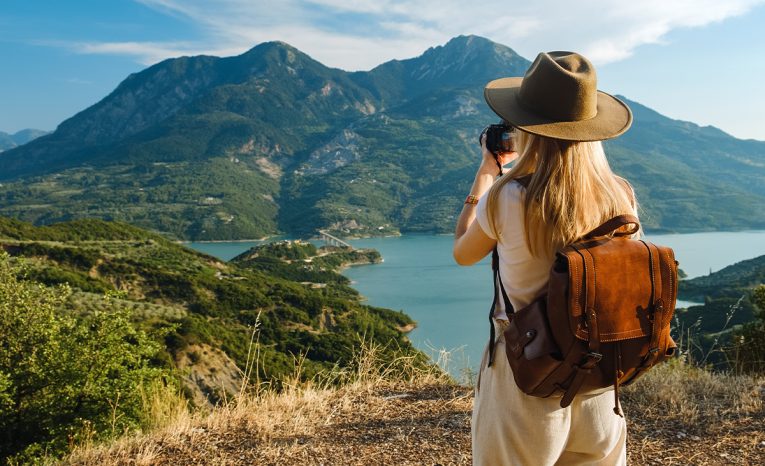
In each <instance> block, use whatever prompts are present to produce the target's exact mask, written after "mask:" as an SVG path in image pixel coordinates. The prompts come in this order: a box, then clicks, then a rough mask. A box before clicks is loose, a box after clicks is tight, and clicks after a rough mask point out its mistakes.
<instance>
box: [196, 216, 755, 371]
mask: <svg viewBox="0 0 765 466" xmlns="http://www.w3.org/2000/svg"><path fill="white" fill-rule="evenodd" d="M647 239H648V240H650V241H653V242H654V243H657V244H662V245H666V246H670V247H671V248H673V249H674V250H675V255H676V257H677V259H678V261H679V262H680V267H681V268H682V269H683V270H684V271H685V272H686V273H687V274H688V276H689V277H691V278H692V277H697V276H700V275H706V274H708V273H709V272H710V271H717V270H720V269H722V268H723V267H725V266H728V265H731V264H733V263H735V262H738V261H741V260H744V259H751V258H753V257H757V256H760V255H763V254H765V231H753V232H749V231H747V232H711V233H690V234H678V235H648V237H647ZM349 242H350V243H351V244H353V246H355V247H359V248H374V249H377V250H378V251H380V253H381V254H382V256H383V259H384V262H383V263H382V264H375V265H362V266H355V267H351V268H349V269H347V270H345V271H344V274H345V275H346V276H347V277H349V278H350V279H351V280H352V281H353V286H354V287H355V288H356V289H357V290H359V292H360V293H361V294H362V295H364V296H366V297H367V299H368V303H369V304H372V305H375V306H381V307H387V308H391V309H395V310H399V309H401V310H404V311H405V312H406V313H407V314H409V315H410V316H412V318H413V319H415V320H416V321H417V323H418V327H417V328H416V329H415V330H414V331H412V332H411V334H410V339H411V340H412V342H413V343H414V344H415V346H417V347H418V348H420V349H422V350H424V351H425V352H426V353H428V354H430V355H431V356H432V357H433V358H434V359H436V358H438V356H439V354H441V352H442V350H446V351H449V352H450V353H451V362H450V363H449V370H450V371H451V372H452V373H453V374H455V375H459V374H460V373H461V372H462V371H463V370H464V369H465V368H469V369H472V370H474V369H475V368H476V367H477V366H478V363H479V362H480V358H481V352H482V351H483V347H484V345H485V344H486V340H487V339H488V334H489V333H488V332H489V328H488V325H489V324H488V317H487V316H488V310H489V307H490V306H491V298H492V293H493V290H492V286H491V266H490V264H489V260H488V259H485V260H483V261H482V262H480V263H478V264H476V265H473V266H471V267H460V266H458V265H456V264H455V263H454V261H453V260H452V253H451V251H452V236H451V235H406V236H401V237H390V238H370V239H361V240H352V241H349ZM258 243H259V242H236V243H229V242H222V243H188V246H190V247H192V248H195V249H197V250H200V251H203V252H206V253H208V254H211V255H213V256H216V257H219V258H221V259H224V260H228V259H231V258H232V257H234V256H236V255H237V254H239V253H241V252H243V251H245V250H247V249H248V248H249V247H251V246H253V245H255V244H258Z"/></svg>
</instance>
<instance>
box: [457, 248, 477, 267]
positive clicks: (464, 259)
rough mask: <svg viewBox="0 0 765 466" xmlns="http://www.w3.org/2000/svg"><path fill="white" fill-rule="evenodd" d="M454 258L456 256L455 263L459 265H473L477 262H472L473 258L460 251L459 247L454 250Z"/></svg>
mask: <svg viewBox="0 0 765 466" xmlns="http://www.w3.org/2000/svg"><path fill="white" fill-rule="evenodd" d="M452 256H454V262H456V263H457V264H459V265H473V264H475V263H476V261H475V260H472V258H471V257H469V256H468V255H466V254H465V253H464V252H463V251H460V249H459V248H457V247H455V248H454V250H452Z"/></svg>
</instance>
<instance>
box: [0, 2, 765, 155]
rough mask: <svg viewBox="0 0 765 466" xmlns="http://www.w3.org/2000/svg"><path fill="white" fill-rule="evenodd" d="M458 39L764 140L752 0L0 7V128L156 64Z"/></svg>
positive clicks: (363, 55)
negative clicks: (559, 62)
mask: <svg viewBox="0 0 765 466" xmlns="http://www.w3.org/2000/svg"><path fill="white" fill-rule="evenodd" d="M460 34H477V35H481V36H484V37H487V38H489V39H491V40H494V41H496V42H500V43H502V44H505V45H508V46H510V47H512V48H513V49H515V50H516V51H517V52H519V53H520V54H521V55H523V56H525V57H526V58H529V59H533V57H534V56H535V55H536V53H537V52H539V51H542V50H576V51H579V52H582V53H584V54H585V55H587V56H588V57H589V58H591V59H592V60H593V62H594V63H595V64H596V66H597V68H598V72H599V80H600V87H601V89H603V90H605V91H607V92H611V93H618V94H622V95H625V96H627V97H628V98H630V99H632V100H636V101H638V102H640V103H643V104H645V105H647V106H649V107H651V108H654V109H655V110H657V111H659V112H661V113H663V114H665V115H667V116H670V117H672V118H679V119H683V120H689V121H693V122H695V123H698V124H701V125H710V124H711V125H714V126H717V127H718V128H721V129H723V130H724V131H726V132H728V133H731V134H733V135H734V136H737V137H741V138H754V139H760V140H765V124H764V123H765V111H763V108H765V96H763V93H762V84H761V82H762V81H763V78H762V77H763V76H765V60H763V56H762V49H763V46H765V0H727V1H724V2H721V1H719V0H715V1H712V0H673V1H665V0H641V1H639V2H626V1H624V0H579V1H577V2H571V1H560V0H536V1H533V2H531V1H528V0H523V1H517V0H488V1H484V2H480V4H479V3H478V2H472V3H469V2H465V1H464V0H356V1H347V0H217V1H212V0H100V1H95V0H69V1H54V0H48V1H36V0H2V1H0V56H1V57H2V66H1V67H0V131H6V132H15V131H17V130H20V129H23V128H29V127H32V128H40V129H49V130H50V129H54V128H55V127H56V126H57V125H58V124H59V123H60V122H61V121H63V120H64V119H66V118H68V117H70V116H72V115H74V114H75V113H77V112H79V111H81V110H83V109H85V108H87V107H88V106H90V105H92V104H94V103H96V102H97V101H98V100H100V99H102V98H103V97H105V96H106V95H107V94H108V93H109V92H111V91H112V90H113V89H114V88H115V87H116V86H117V84H119V82H120V81H122V80H123V79H124V78H125V77H126V76H127V75H128V74H130V73H134V72H138V71H140V70H142V69H143V68H145V67H146V66H148V65H150V64H152V63H155V62H157V61H159V60H162V59H164V58H169V57H174V56H180V55H195V54H200V53H204V54H212V55H219V56H227V55H234V54H239V53H242V52H244V51H245V50H247V49H249V48H251V47H253V46H255V45H256V44H258V43H260V42H263V41H267V40H283V41H285V42H288V43H290V44H292V45H294V46H295V47H297V48H299V49H300V50H302V51H304V52H306V53H308V54H309V55H311V56H312V57H314V58H316V59H317V60H319V61H321V62H323V63H324V64H326V65H329V66H335V67H338V68H343V69H346V70H359V69H370V68H372V67H374V66H375V65H377V64H379V63H382V62H384V61H386V60H390V59H393V58H409V57H413V56H417V55H419V54H421V53H422V52H423V51H424V50H425V49H427V48H428V47H432V46H436V45H441V44H443V43H445V42H446V41H448V40H449V39H450V38H451V37H454V36H457V35H460Z"/></svg>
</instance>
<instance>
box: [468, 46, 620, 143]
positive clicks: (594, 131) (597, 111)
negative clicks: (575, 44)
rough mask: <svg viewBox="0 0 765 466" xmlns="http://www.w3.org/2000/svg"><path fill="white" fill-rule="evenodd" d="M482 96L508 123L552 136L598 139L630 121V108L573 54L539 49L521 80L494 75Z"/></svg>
mask: <svg viewBox="0 0 765 466" xmlns="http://www.w3.org/2000/svg"><path fill="white" fill-rule="evenodd" d="M483 95H484V98H485V99H486V103H488V104H489V107H491V109H492V110H494V113H496V114H497V115H499V116H501V117H502V118H503V119H505V120H506V121H507V122H509V123H510V124H511V125H513V126H515V127H517V128H518V129H520V130H522V131H526V132H528V133H533V134H538V135H541V136H547V137H551V138H557V139H565V140H568V141H600V140H603V139H610V138H614V137H616V136H619V135H620V134H622V133H624V132H625V131H627V129H629V127H630V125H631V124H632V112H631V111H630V109H629V107H627V105H626V104H625V103H624V102H622V101H621V100H619V99H617V98H616V97H614V96H612V95H609V94H606V93H605V92H601V91H599V90H597V77H596V76H595V68H594V67H593V66H592V63H590V61H589V60H587V59H586V58H585V57H583V56H581V55H579V54H578V53H574V52H548V53H540V54H539V55H537V58H536V60H534V63H532V64H531V67H529V69H528V71H526V75H525V76H524V77H523V78H501V79H495V80H494V81H491V82H490V83H489V84H487V85H486V87H485V88H484V90H483Z"/></svg>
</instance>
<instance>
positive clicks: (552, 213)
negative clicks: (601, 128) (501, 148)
mask: <svg viewBox="0 0 765 466" xmlns="http://www.w3.org/2000/svg"><path fill="white" fill-rule="evenodd" d="M513 137H514V141H513V142H514V145H515V147H516V148H517V150H518V153H519V157H518V160H517V161H516V163H515V165H514V166H513V168H512V169H511V170H510V171H509V172H508V173H506V174H505V175H504V176H502V178H500V179H499V180H498V181H497V182H496V183H494V185H493V186H492V188H491V190H490V191H489V195H488V199H487V206H486V207H487V211H488V214H489V223H490V225H491V228H492V230H493V233H494V236H495V237H499V236H498V231H497V227H496V224H495V219H496V206H497V199H498V198H499V193H500V192H501V191H502V188H503V187H504V186H505V185H506V184H508V183H509V182H510V181H512V180H514V179H517V178H520V177H523V176H526V175H531V180H530V182H529V184H528V187H527V188H526V192H525V195H524V199H523V213H524V222H525V226H526V244H527V245H528V247H529V250H530V251H531V253H532V254H533V255H534V256H536V257H543V256H551V255H552V254H553V253H554V252H555V251H556V250H557V249H559V248H561V247H563V246H565V245H567V244H570V243H572V242H574V241H576V240H577V239H579V238H581V237H582V236H584V235H585V234H587V233H588V232H590V231H592V230H593V229H594V228H595V227H597V226H599V225H600V224H602V223H603V222H605V221H606V220H608V219H610V218H612V217H615V216H617V215H621V214H632V213H633V212H635V211H636V209H637V205H636V201H635V198H634V194H633V192H632V188H631V186H630V185H629V183H627V182H626V180H624V179H623V178H620V177H618V176H616V175H615V174H614V173H613V172H612V171H611V167H610V166H609V165H608V160H606V154H605V152H603V145H602V143H601V142H600V141H594V142H576V141H563V140H560V139H552V138H547V137H544V136H537V135H534V134H530V133H525V132H522V131H518V130H515V131H514V133H513Z"/></svg>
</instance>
